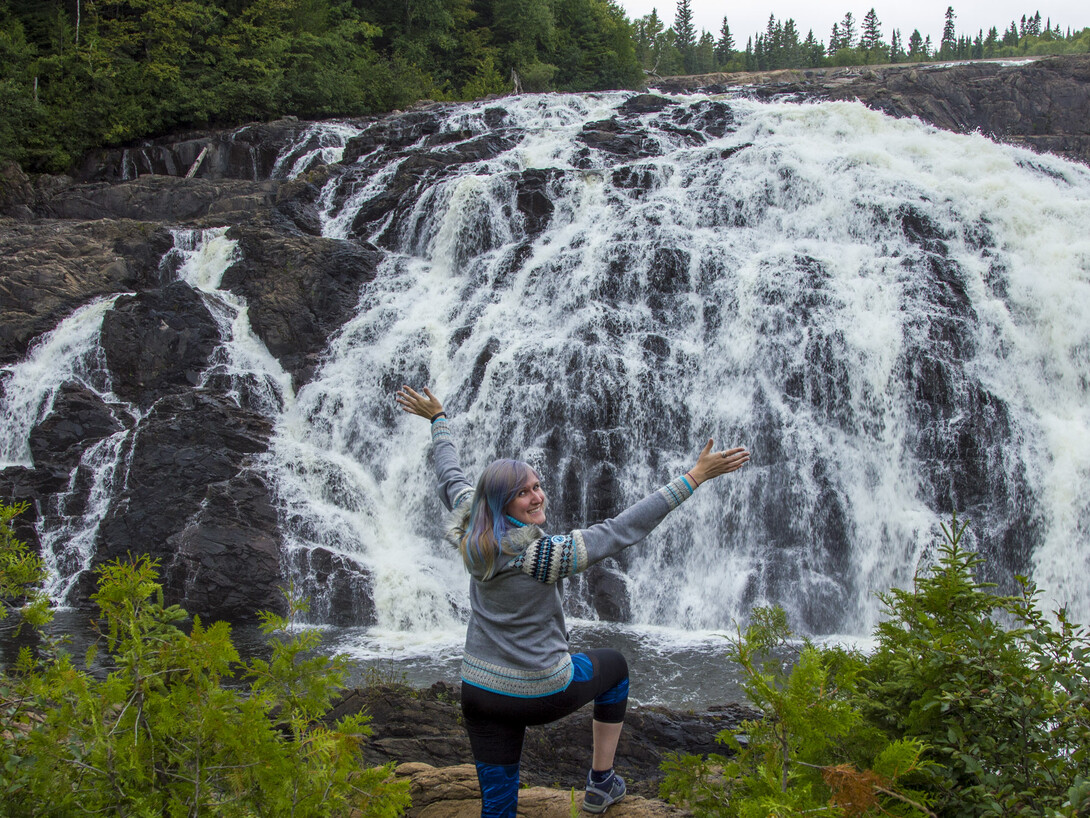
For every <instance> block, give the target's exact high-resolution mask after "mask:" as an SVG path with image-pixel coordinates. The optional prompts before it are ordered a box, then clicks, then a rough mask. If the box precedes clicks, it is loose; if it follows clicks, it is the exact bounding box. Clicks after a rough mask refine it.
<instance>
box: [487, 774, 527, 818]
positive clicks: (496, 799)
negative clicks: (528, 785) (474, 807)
mask: <svg viewBox="0 0 1090 818" xmlns="http://www.w3.org/2000/svg"><path fill="white" fill-rule="evenodd" d="M477 781H478V782H479V783H480V785H481V818H515V813H516V812H517V811H518V804H519V765H518V764H482V763H480V762H477Z"/></svg>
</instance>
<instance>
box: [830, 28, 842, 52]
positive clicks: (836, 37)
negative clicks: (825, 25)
mask: <svg viewBox="0 0 1090 818" xmlns="http://www.w3.org/2000/svg"><path fill="white" fill-rule="evenodd" d="M839 50H840V24H839V23H833V30H832V31H831V32H829V56H830V57H833V56H835V55H836V52H837V51H839Z"/></svg>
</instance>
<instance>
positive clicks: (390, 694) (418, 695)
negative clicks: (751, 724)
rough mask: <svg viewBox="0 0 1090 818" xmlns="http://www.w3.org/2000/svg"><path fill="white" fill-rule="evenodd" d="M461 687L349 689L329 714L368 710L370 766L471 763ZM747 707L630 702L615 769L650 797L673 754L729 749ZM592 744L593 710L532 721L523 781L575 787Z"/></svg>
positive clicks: (367, 755)
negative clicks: (721, 740)
mask: <svg viewBox="0 0 1090 818" xmlns="http://www.w3.org/2000/svg"><path fill="white" fill-rule="evenodd" d="M459 701H460V691H459V688H458V687H455V686H454V685H451V684H446V683H444V682H437V683H436V684H434V685H432V686H431V687H430V688H428V689H426V690H413V689H411V688H408V687H404V686H401V685H380V686H375V687H370V688H366V689H355V690H349V691H345V693H344V696H343V698H342V699H341V701H340V702H338V703H337V704H335V705H334V707H333V709H332V710H331V711H330V713H329V716H328V718H330V719H336V718H340V717H342V716H346V715H351V714H354V713H359V712H366V713H368V714H370V716H371V728H372V730H373V731H374V734H373V736H372V738H371V739H370V740H369V741H368V742H366V743H365V745H364V747H363V753H364V759H365V761H366V762H367V763H368V764H384V763H387V762H389V761H399V762H422V763H426V764H431V765H435V766H449V765H452V764H464V763H467V762H472V760H473V755H472V753H471V751H470V749H469V739H468V738H467V737H466V733H465V727H464V726H463V725H462V722H461V708H460V705H459ZM759 715H760V714H759V713H757V712H756V711H754V710H752V709H751V708H748V707H745V706H744V705H736V704H730V705H723V706H721V707H719V708H716V709H710V710H708V711H704V712H701V713H679V712H676V711H671V710H668V709H666V708H660V707H648V706H639V705H631V706H630V707H629V710H628V714H627V716H626V718H625V728H624V732H623V733H622V734H621V741H620V744H619V746H618V748H617V762H616V763H617V769H618V771H619V772H620V773H621V774H622V775H624V776H625V777H626V779H627V780H628V781H629V787H630V790H631V791H632V792H634V793H640V794H643V795H648V796H653V795H656V794H657V791H658V783H659V782H660V781H661V780H662V778H663V777H664V775H665V774H664V773H663V772H662V770H661V769H659V767H660V765H661V763H662V761H663V759H664V758H665V756H666V754H668V753H692V754H702V755H703V754H707V753H713V752H718V753H724V752H725V748H724V747H723V745H721V744H718V743H717V742H716V741H715V736H716V734H718V733H719V732H720V731H722V730H736V729H738V728H739V725H740V724H741V723H742V721H744V720H746V719H754V718H758V717H759ZM590 744H591V712H590V708H589V707H587V708H583V709H582V710H580V711H579V712H577V713H575V714H574V715H572V716H569V717H567V718H564V719H561V720H560V721H557V722H553V723H552V724H547V725H543V726H536V727H531V728H529V730H528V731H527V734H526V742H525V744H524V746H523V753H522V781H523V783H525V784H529V785H543V786H550V785H555V784H556V782H569V781H570V782H573V785H577V784H578V782H579V781H582V780H583V779H584V778H585V777H586V774H587V766H588V762H589V758H590Z"/></svg>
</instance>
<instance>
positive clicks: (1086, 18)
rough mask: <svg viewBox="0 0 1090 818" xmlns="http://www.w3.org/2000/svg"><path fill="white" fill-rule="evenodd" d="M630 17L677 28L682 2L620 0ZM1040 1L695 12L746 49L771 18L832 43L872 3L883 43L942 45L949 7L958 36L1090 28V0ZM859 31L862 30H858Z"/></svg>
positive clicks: (780, 4) (703, 3) (700, 22)
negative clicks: (1032, 26) (1047, 25)
mask: <svg viewBox="0 0 1090 818" xmlns="http://www.w3.org/2000/svg"><path fill="white" fill-rule="evenodd" d="M618 2H619V4H620V6H621V8H623V9H624V10H625V12H626V13H627V14H628V17H629V19H631V20H635V19H636V18H638V17H642V16H644V15H645V14H649V13H650V12H651V9H658V14H659V18H660V19H661V20H662V21H663V22H664V23H665V25H667V26H669V25H672V24H673V22H674V13H675V12H676V10H677V0H618ZM1035 2H1036V0H1026V2H1020V1H1019V0H1015V2H1011V0H972V2H958V1H957V0H915V2H912V3H905V2H890V0H884V2H871V3H866V4H865V5H853V4H852V3H851V2H845V0H764V2H760V3H754V2H747V3H735V2H723V0H689V7H690V8H691V9H692V10H693V22H694V25H695V27H696V29H697V33H698V34H699V32H700V31H701V30H707V31H710V32H712V33H713V34H714V35H715V36H716V37H717V38H718V36H719V30H720V28H722V26H723V17H724V16H726V18H727V22H728V23H729V24H730V31H731V34H732V35H733V36H734V45H735V48H738V49H742V48H745V47H746V40H747V39H748V38H749V37H751V36H752V35H754V34H757V33H763V32H764V30H765V28H766V27H767V26H768V17H769V15H772V14H774V15H775V16H776V19H777V20H779V21H781V22H783V21H785V20H787V19H788V18H791V19H793V20H794V21H795V28H796V29H798V32H799V38H800V39H803V38H805V37H806V32H807V31H809V30H810V29H813V31H814V36H815V37H816V38H817V39H819V40H821V41H822V42H825V43H828V42H829V32H830V31H831V30H832V28H833V23H839V22H840V21H841V20H842V19H844V15H845V13H847V12H849V11H850V12H851V13H852V16H854V17H855V19H856V20H857V21H860V22H861V21H862V20H863V17H864V15H866V13H867V12H868V11H869V10H870V9H871V7H872V5H873V8H874V11H875V13H876V14H877V15H878V19H879V21H881V23H882V39H883V40H885V41H886V42H889V38H890V35H891V34H892V33H893V29H895V28H899V29H900V30H901V40H902V42H907V41H908V37H909V35H910V34H912V30H913V29H915V28H918V29H919V30H920V34H922V35H923V36H924V37H926V36H928V35H930V36H931V42H932V43H934V44H935V45H938V43H939V41H940V40H941V39H942V27H943V25H944V23H945V22H946V9H947V7H948V6H953V8H954V15H955V17H954V25H955V26H956V27H957V33H958V36H961V35H963V34H964V35H967V36H970V37H975V36H976V34H977V32H978V31H980V30H981V29H983V30H984V33H985V35H987V33H988V29H989V28H991V27H992V26H995V27H996V28H998V29H999V33H1000V34H1002V33H1003V31H1004V29H1007V28H1009V27H1010V24H1011V20H1015V21H1020V20H1021V19H1022V15H1023V14H1024V15H1026V16H1027V17H1029V16H1032V15H1033V14H1034V13H1035V12H1037V11H1040V12H1041V22H1042V25H1043V24H1044V22H1045V21H1046V20H1047V19H1048V18H1049V17H1051V18H1052V25H1053V26H1056V24H1059V26H1060V28H1061V30H1063V31H1064V32H1065V33H1066V32H1067V28H1068V27H1069V26H1070V27H1071V28H1072V29H1073V30H1074V29H1078V30H1082V29H1083V28H1084V27H1085V26H1088V25H1090V6H1088V5H1087V3H1086V0H1055V1H1053V0H1049V3H1048V4H1047V5H1034V3H1035ZM856 30H857V31H858V27H857V29H856Z"/></svg>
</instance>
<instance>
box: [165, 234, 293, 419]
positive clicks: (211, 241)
mask: <svg viewBox="0 0 1090 818" xmlns="http://www.w3.org/2000/svg"><path fill="white" fill-rule="evenodd" d="M237 260H238V242H236V241H234V240H232V239H229V238H227V228H226V227H219V228H212V229H207V230H176V231H175V232H174V248H173V249H172V250H170V251H169V252H168V254H167V255H166V256H165V257H164V259H163V264H164V265H166V266H168V267H170V266H173V265H177V277H178V280H180V281H184V282H186V283H187V284H189V285H190V286H191V287H193V289H195V290H198V291H200V292H202V293H204V295H205V305H206V306H207V307H208V309H209V311H210V312H211V314H212V317H213V319H214V320H215V321H216V325H217V328H218V330H219V335H220V345H219V346H218V347H217V348H216V350H215V351H214V352H213V353H212V360H211V361H210V363H209V366H208V368H207V369H205V370H204V372H202V373H201V377H200V381H199V383H198V386H201V387H203V386H207V385H208V384H209V383H210V382H211V381H215V382H216V385H217V387H218V388H219V390H220V391H222V392H223V394H225V395H227V396H228V397H230V398H231V399H232V400H234V401H235V402H236V403H238V404H239V405H240V406H243V407H245V408H247V409H252V410H253V411H255V412H260V413H262V414H264V415H266V416H275V415H277V414H279V413H280V412H281V411H282V410H283V408H284V404H285V401H287V402H290V401H292V400H294V397H295V395H294V392H293V389H292V384H291V376H290V375H289V374H288V373H287V372H285V371H284V368H283V367H282V366H281V365H280V362H279V361H278V360H276V358H274V357H273V356H272V355H271V354H270V353H269V350H268V347H266V346H265V344H264V343H263V342H262V341H261V340H260V339H259V338H258V337H257V336H256V335H254V332H253V329H252V328H251V326H250V318H249V307H248V306H247V304H246V300H245V299H244V298H242V297H240V296H238V295H235V294H234V293H232V292H231V291H230V290H224V289H221V288H220V283H221V282H222V280H223V274H224V273H225V272H226V271H227V268H228V267H230V266H231V265H232V264H234V263H235V262H236V261H237Z"/></svg>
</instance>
